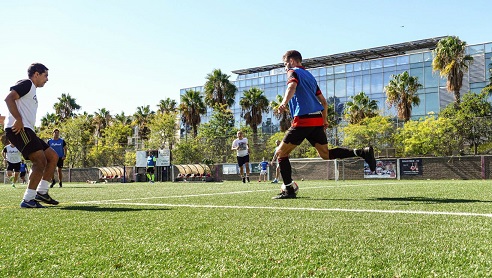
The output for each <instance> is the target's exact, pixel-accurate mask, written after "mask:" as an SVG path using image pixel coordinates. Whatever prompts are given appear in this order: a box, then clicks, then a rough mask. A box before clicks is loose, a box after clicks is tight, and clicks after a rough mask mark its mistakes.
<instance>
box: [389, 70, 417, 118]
mask: <svg viewBox="0 0 492 278" xmlns="http://www.w3.org/2000/svg"><path fill="white" fill-rule="evenodd" d="M422 87H423V86H422V84H420V83H419V80H418V78H417V77H415V76H410V74H408V71H405V72H402V73H400V74H397V75H394V74H393V75H391V80H390V82H389V84H388V85H387V86H386V87H384V91H385V92H386V96H387V99H386V103H387V104H388V107H390V108H391V106H395V107H396V111H397V114H398V118H399V119H401V120H403V121H405V122H406V121H408V120H409V119H410V117H411V116H412V107H413V106H418V105H419V104H420V98H419V96H418V94H417V91H418V90H419V89H420V88H422Z"/></svg>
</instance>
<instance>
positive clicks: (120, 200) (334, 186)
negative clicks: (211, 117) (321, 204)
mask: <svg viewBox="0 0 492 278" xmlns="http://www.w3.org/2000/svg"><path fill="white" fill-rule="evenodd" d="M394 184H397V183H394V182H393V183H380V184H374V183H368V184H345V185H323V186H309V187H302V188H300V190H306V189H320V188H339V187H358V186H368V185H377V186H382V185H394ZM272 191H275V192H276V191H278V189H258V190H241V191H231V192H215V193H200V194H187V195H174V196H153V197H142V198H131V199H128V198H125V199H115V200H98V201H94V200H93V201H80V202H76V204H92V203H100V202H122V201H133V200H155V199H172V198H190V197H206V196H218V195H234V194H246V193H256V192H272Z"/></svg>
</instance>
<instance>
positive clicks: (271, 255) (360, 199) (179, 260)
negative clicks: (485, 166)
mask: <svg viewBox="0 0 492 278" xmlns="http://www.w3.org/2000/svg"><path fill="white" fill-rule="evenodd" d="M63 185H64V187H63V188H56V187H55V188H53V189H51V190H50V195H51V196H52V197H53V198H55V199H57V200H59V201H60V202H61V203H60V205H58V206H52V207H49V208H47V209H20V208H19V203H20V200H21V197H22V195H23V192H24V189H25V186H17V188H11V187H10V185H8V184H5V185H4V184H2V185H1V187H0V198H1V200H2V205H1V207H0V213H1V217H0V277H29V276H31V277H176V276H179V277H434V276H435V277H490V276H492V260H491V258H492V246H491V244H490V242H491V238H492V182H491V181H490V180H489V181H449V180H448V181H396V180H389V181H388V180H367V181H366V180H364V181H343V182H334V181H302V182H299V187H300V191H299V194H298V198H297V199H288V200H272V199H271V197H272V196H274V195H275V194H277V193H278V190H279V189H278V188H279V185H274V184H270V183H258V182H253V181H252V182H251V183H250V184H243V183H241V182H224V183H154V184H148V183H127V184H121V183H114V184H85V183H67V184H65V183H64V184H63Z"/></svg>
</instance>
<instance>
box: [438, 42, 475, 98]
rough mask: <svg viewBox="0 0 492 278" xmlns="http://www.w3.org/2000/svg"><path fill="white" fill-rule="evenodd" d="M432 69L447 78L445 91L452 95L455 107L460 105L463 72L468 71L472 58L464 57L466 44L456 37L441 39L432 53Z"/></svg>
mask: <svg viewBox="0 0 492 278" xmlns="http://www.w3.org/2000/svg"><path fill="white" fill-rule="evenodd" d="M432 54H433V56H434V59H433V60H432V69H433V70H434V71H440V72H439V74H440V75H441V76H442V77H446V78H447V82H446V89H447V90H448V92H450V93H454V98H455V105H456V106H459V104H460V90H461V87H462V85H463V71H465V70H467V69H468V65H469V63H471V61H473V57H471V56H470V55H466V42H464V41H461V40H460V39H459V38H458V37H455V36H449V37H446V38H443V39H441V40H440V41H439V42H438V43H437V46H436V48H435V49H434V50H433V51H432Z"/></svg>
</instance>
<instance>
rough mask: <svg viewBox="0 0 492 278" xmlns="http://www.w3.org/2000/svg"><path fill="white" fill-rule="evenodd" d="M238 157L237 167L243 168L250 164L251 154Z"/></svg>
mask: <svg viewBox="0 0 492 278" xmlns="http://www.w3.org/2000/svg"><path fill="white" fill-rule="evenodd" d="M236 157H237V165H239V167H242V166H243V165H244V164H246V163H249V154H247V155H245V156H236Z"/></svg>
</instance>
